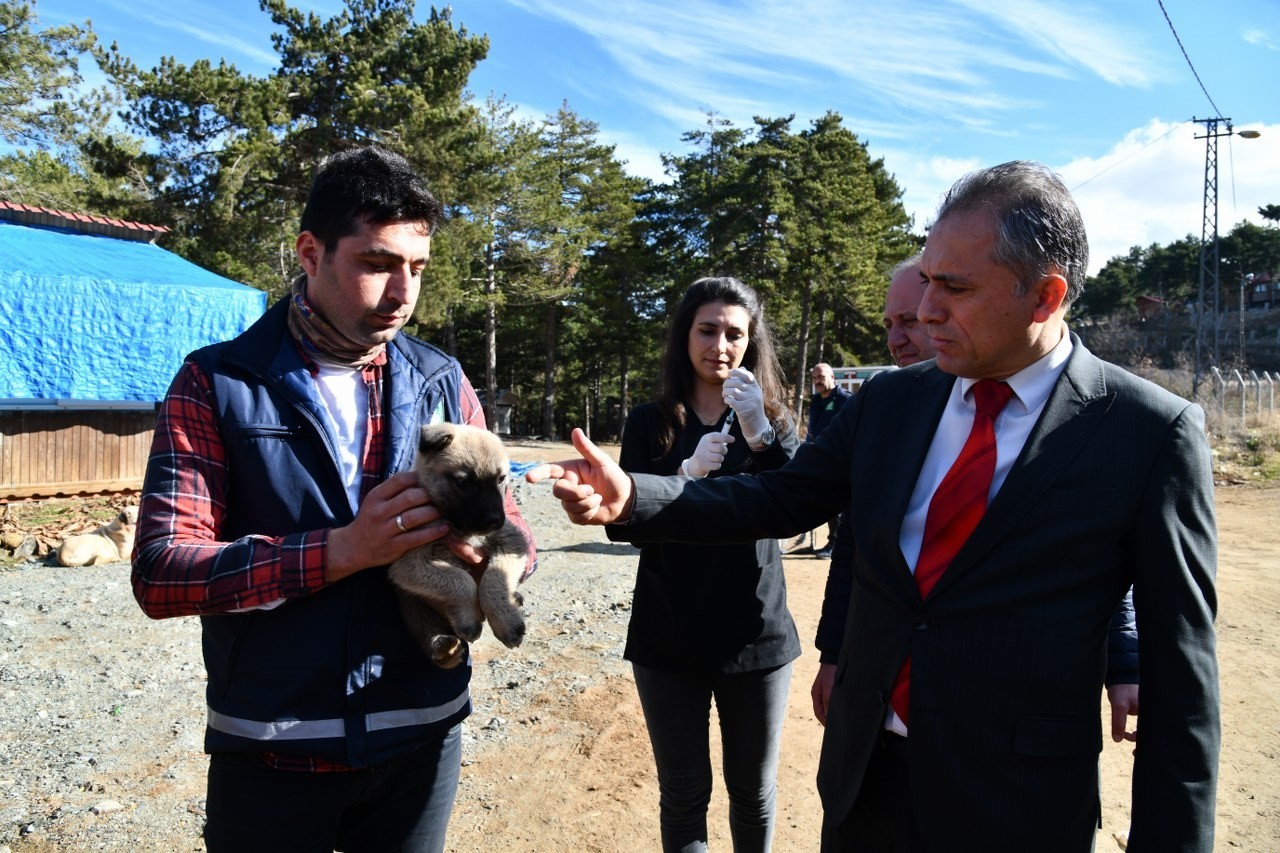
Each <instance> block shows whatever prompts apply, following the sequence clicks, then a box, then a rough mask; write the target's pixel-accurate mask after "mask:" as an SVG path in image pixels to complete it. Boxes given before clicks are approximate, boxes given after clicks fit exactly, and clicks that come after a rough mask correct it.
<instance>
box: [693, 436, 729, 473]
mask: <svg viewBox="0 0 1280 853" xmlns="http://www.w3.org/2000/svg"><path fill="white" fill-rule="evenodd" d="M734 441H735V439H734V437H733V436H731V435H729V434H728V433H723V432H709V433H707V434H706V435H704V436H703V437H702V438H700V439H698V446H697V448H696V449H695V450H694V451H693V455H692V456H690V457H689V458H688V459H686V460H684V461H683V462H681V463H680V470H681V471H683V472H684V473H686V474H688V475H689V476H690V477H705V476H707V475H708V474H710V473H711V472H712V471H719V470H720V466H721V465H723V464H724V455H725V454H726V453H727V452H728V451H729V445H730V444H732V443H733V442H734Z"/></svg>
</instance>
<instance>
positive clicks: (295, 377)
mask: <svg viewBox="0 0 1280 853" xmlns="http://www.w3.org/2000/svg"><path fill="white" fill-rule="evenodd" d="M287 310H288V303H287V300H281V301H280V302H278V303H277V304H276V305H275V306H273V307H272V308H271V309H270V310H268V311H267V313H266V314H265V315H263V317H262V318H261V319H259V320H258V321H257V322H256V323H255V324H254V325H253V326H252V327H250V328H249V329H248V330H246V331H245V332H244V333H243V334H242V335H240V336H239V337H237V338H236V339H234V340H232V341H229V342H226V343H221V344H215V345H213V346H210V347H205V348H204V349H201V350H198V351H197V352H195V353H193V354H192V356H191V358H192V360H194V361H195V362H196V363H197V364H198V365H199V366H200V367H201V368H202V369H203V370H204V372H205V373H206V375H207V376H209V378H210V381H211V382H212V384H213V391H214V397H215V405H216V407H217V409H216V412H215V417H216V420H217V424H218V429H219V432H220V434H221V437H222V440H223V443H224V445H225V447H226V452H227V471H228V483H227V493H226V499H227V508H226V510H227V514H226V521H225V525H224V527H223V529H222V538H223V539H224V540H225V541H232V540H235V539H238V538H240V537H243V536H252V535H264V536H285V535H289V534H298V533H301V532H303V531H310V530H318V529H321V528H326V527H341V526H343V525H346V524H348V523H350V522H351V520H352V518H353V514H352V510H351V508H350V504H349V501H348V498H347V493H346V489H345V487H344V485H343V481H342V475H341V473H340V469H339V466H338V462H337V455H336V452H335V447H336V443H335V442H336V440H335V438H334V436H333V434H332V429H331V427H330V426H329V420H328V418H327V416H326V415H325V414H324V409H323V405H322V404H321V402H320V401H319V398H318V396H317V394H316V387H315V383H314V381H313V380H312V377H311V374H310V372H309V371H308V370H307V367H306V365H305V364H304V363H303V361H302V358H301V356H300V355H299V354H298V351H297V348H296V347H295V345H294V344H293V342H292V341H291V340H290V338H289V335H288V332H287V328H286V323H285V318H286V316H287ZM387 355H388V365H387V368H386V370H387V373H386V383H387V394H388V405H387V407H386V416H387V417H388V418H389V421H388V423H387V432H388V434H389V438H390V453H389V456H388V459H389V463H388V471H387V473H388V474H390V473H394V472H396V471H402V470H406V469H407V468H409V466H410V464H411V462H412V459H413V453H414V450H415V448H416V444H417V434H418V429H419V427H420V425H421V424H423V423H427V422H429V421H433V420H434V421H440V420H448V421H453V422H458V421H461V419H462V413H461V409H460V397H461V386H462V370H461V368H460V367H459V365H458V363H457V361H456V360H454V359H453V358H451V357H449V356H447V355H445V354H444V353H443V352H441V351H440V350H438V349H436V348H435V347H432V346H430V345H429V344H426V343H423V342H422V341H419V340H417V339H415V338H412V337H410V336H408V335H405V334H401V335H398V336H397V337H396V339H395V340H394V341H393V342H392V343H391V344H390V345H389V346H388V347H387ZM201 621H202V623H203V627H204V631H203V634H204V658H205V667H206V668H207V670H208V673H209V684H208V690H207V698H208V704H209V725H208V728H207V729H206V736H205V748H206V749H207V750H208V751H210V752H215V751H227V750H232V751H255V752H256V751H264V750H266V751H272V752H279V753H286V754H296V755H307V756H312V757H317V758H324V759H329V760H333V761H340V762H343V763H346V764H349V765H351V766H354V767H367V766H372V765H377V764H381V763H383V762H385V761H387V760H389V759H391V758H394V757H396V756H398V755H401V754H403V753H405V752H407V751H410V750H412V749H415V748H417V747H419V746H421V745H422V744H424V743H425V742H428V741H430V740H432V739H435V738H438V737H440V736H441V735H442V734H443V733H444V732H445V731H447V730H448V729H449V728H451V727H452V726H453V725H454V724H456V723H457V722H459V721H460V720H462V719H463V718H465V717H466V716H467V714H469V713H470V710H471V705H470V696H469V694H468V692H467V684H468V682H469V680H470V677H471V670H470V664H469V662H468V663H467V664H464V665H463V666H459V667H457V668H456V669H453V670H442V669H438V668H437V667H435V666H433V665H432V664H431V662H430V660H429V659H428V658H427V657H426V656H425V655H423V654H422V653H421V651H419V649H418V647H417V645H416V644H415V643H414V641H413V639H412V637H410V635H409V633H408V632H407V631H406V629H405V627H404V624H403V622H402V621H401V619H400V615H399V610H398V605H397V603H396V600H395V597H394V594H393V592H392V588H391V585H390V583H389V582H388V581H387V577H386V569H385V568H377V569H368V570H365V571H362V572H359V573H357V574H355V575H352V576H351V577H348V578H346V579H344V580H342V581H340V582H338V583H336V584H333V585H332V586H329V587H327V588H325V589H322V590H320V591H319V592H317V593H315V594H313V595H307V596H301V597H298V598H290V599H288V600H287V601H286V602H285V603H284V604H282V605H281V606H279V607H276V608H274V609H271V610H255V611H248V612H244V613H233V614H220V615H215V616H203V617H201Z"/></svg>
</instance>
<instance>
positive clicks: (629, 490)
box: [524, 429, 634, 524]
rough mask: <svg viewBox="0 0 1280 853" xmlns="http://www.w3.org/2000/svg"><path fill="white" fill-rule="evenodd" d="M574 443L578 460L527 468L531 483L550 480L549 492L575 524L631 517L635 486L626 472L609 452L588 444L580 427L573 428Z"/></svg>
mask: <svg viewBox="0 0 1280 853" xmlns="http://www.w3.org/2000/svg"><path fill="white" fill-rule="evenodd" d="M573 446H574V448H575V449H577V451H578V452H579V453H581V454H582V458H581V459H567V460H564V461H561V462H548V463H545V464H542V465H539V466H537V467H536V468H532V469H530V470H529V472H528V473H527V474H525V475H524V478H525V479H526V480H528V481H529V482H530V483H540V482H542V481H543V480H548V479H553V480H555V484H554V485H553V486H552V488H551V494H553V495H555V496H556V497H557V498H559V500H560V505H561V506H563V507H564V511H565V512H566V513H567V514H568V516H569V520H570V521H572V522H573V523H574V524H610V523H612V522H614V521H626V520H627V519H628V518H630V517H631V502H632V499H633V497H634V495H633V492H634V486H633V485H632V483H631V478H630V477H628V476H627V472H625V471H623V470H622V469H621V468H619V467H618V463H617V462H614V461H613V459H611V458H610V457H609V455H608V454H606V453H604V452H603V451H601V450H600V448H598V447H596V446H595V445H594V444H592V443H591V439H589V438H587V436H586V434H585V433H583V431H582V430H580V429H575V430H574V431H573Z"/></svg>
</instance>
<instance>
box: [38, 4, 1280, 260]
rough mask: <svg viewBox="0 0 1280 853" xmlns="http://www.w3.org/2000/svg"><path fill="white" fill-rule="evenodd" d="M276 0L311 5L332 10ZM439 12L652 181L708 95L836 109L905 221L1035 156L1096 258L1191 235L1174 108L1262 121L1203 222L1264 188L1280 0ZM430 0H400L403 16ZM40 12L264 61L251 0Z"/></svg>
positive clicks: (1194, 131)
mask: <svg viewBox="0 0 1280 853" xmlns="http://www.w3.org/2000/svg"><path fill="white" fill-rule="evenodd" d="M293 5H295V6H298V7H300V8H304V9H308V10H312V11H315V12H317V13H318V14H320V15H322V16H324V17H328V16H330V15H333V14H335V13H336V12H338V11H339V10H340V9H341V6H342V4H341V3H340V2H339V0H318V2H305V0H295V2H294V4H293ZM452 8H453V18H454V22H455V24H462V25H464V26H465V27H466V28H467V29H468V30H469V31H471V32H473V33H484V34H487V35H488V36H489V38H490V41H491V44H490V50H489V57H488V59H486V60H485V61H484V62H482V63H481V64H480V66H479V67H478V68H477V69H476V71H475V73H474V74H473V75H472V77H471V89H472V91H473V93H474V94H475V95H476V96H477V98H478V99H481V100H483V98H484V97H485V96H487V95H488V94H489V93H491V92H492V93H495V94H497V95H500V96H504V97H506V99H507V100H508V101H510V102H511V103H512V104H515V105H516V106H517V107H518V108H519V111H520V113H521V114H522V115H524V116H526V117H528V118H532V119H535V120H536V119H541V118H542V117H544V116H545V115H547V114H548V113H552V112H554V111H555V110H556V109H558V108H559V106H560V104H561V103H562V102H563V101H567V102H568V103H569V106H570V107H571V108H572V109H573V110H574V111H576V112H577V113H578V114H579V115H581V116H582V117H584V118H587V119H590V120H592V121H595V122H596V123H597V124H598V125H599V127H600V136H601V138H602V139H603V141H605V142H607V143H609V144H613V145H615V146H616V148H617V153H618V155H619V157H620V158H622V159H625V160H626V161H627V162H628V168H629V169H630V170H631V171H632V172H634V173H636V174H639V175H643V176H645V177H650V178H653V179H661V178H662V177H663V175H662V167H661V162H660V155H661V154H662V153H675V154H681V153H687V149H686V148H685V147H684V146H683V144H682V143H681V141H680V136H681V134H682V133H684V132H686V131H689V130H694V129H698V128H701V127H704V126H705V122H706V114H707V111H708V110H711V111H714V112H715V113H716V114H717V115H718V116H719V117H722V118H725V119H729V120H731V121H733V122H734V123H735V124H738V125H739V126H744V127H747V126H750V124H751V118H752V116H755V115H759V116H767V117H778V116H785V115H789V114H794V115H795V122H794V123H793V125H792V127H793V129H794V130H801V129H803V128H804V127H806V126H808V123H809V122H810V121H811V120H813V119H814V118H815V117H818V116H821V115H822V114H823V113H825V112H826V111H828V110H834V111H836V112H838V113H840V114H841V115H842V116H843V117H844V120H845V124H846V126H847V127H849V128H850V129H852V130H853V131H854V132H856V133H857V134H858V136H859V137H860V138H861V139H863V140H864V141H865V142H867V143H868V147H869V150H870V152H871V155H872V156H873V157H882V158H884V161H885V164H886V166H887V167H888V169H889V170H890V171H891V172H892V173H893V174H894V175H895V176H896V177H897V179H898V182H899V184H900V185H901V186H902V187H903V188H904V190H905V197H904V198H905V201H906V204H907V208H908V210H909V211H910V212H911V213H912V214H913V215H914V216H915V221H916V230H917V231H921V232H923V229H924V226H925V224H926V223H927V222H928V221H929V219H930V216H931V214H932V211H933V209H934V207H935V206H936V204H937V200H938V198H939V195H940V194H941V193H942V192H943V191H945V190H946V188H947V187H948V186H950V184H951V183H952V182H953V181H955V180H956V179H957V178H959V177H960V176H961V175H963V174H964V173H965V172H966V171H968V170H970V169H973V168H977V167H980V166H987V165H992V164H995V163H1000V162H1004V161H1006V160H1011V159H1030V160H1039V161H1041V162H1043V163H1045V164H1047V165H1049V166H1050V167H1052V168H1054V169H1055V170H1057V171H1058V172H1059V173H1060V174H1062V176H1063V178H1064V180H1065V181H1066V183H1067V185H1068V186H1069V187H1071V188H1072V190H1073V192H1074V193H1075V195H1076V199H1077V201H1078V202H1079V204H1080V207H1081V210H1082V211H1083V213H1084V217H1085V224H1086V226H1087V227H1088V230H1089V235H1090V243H1091V254H1092V262H1091V271H1096V270H1097V269H1098V268H1099V267H1100V266H1101V265H1102V264H1103V263H1104V262H1105V261H1106V260H1107V259H1109V258H1110V257H1112V256H1114V255H1117V254H1124V253H1125V252H1127V251H1128V249H1129V247H1130V246H1134V245H1144V246H1145V245H1148V244H1150V243H1167V242H1170V241H1173V240H1176V239H1179V238H1181V237H1184V236H1186V235H1187V234H1192V235H1194V236H1196V237H1199V235H1200V230H1201V224H1202V219H1203V211H1202V203H1203V198H1204V185H1205V167H1206V155H1205V141H1204V140H1203V139H1196V138H1195V137H1196V136H1200V135H1202V134H1203V125H1199V124H1193V123H1192V122H1191V121H1190V120H1191V119H1192V118H1193V117H1195V118H1206V117H1211V116H1214V115H1220V116H1225V117H1228V118H1231V119H1232V120H1233V124H1234V126H1235V128H1236V130H1243V129H1251V130H1259V131H1261V133H1262V136H1261V138H1258V139H1253V140H1249V139H1242V138H1240V137H1230V138H1222V139H1219V141H1218V167H1219V177H1218V207H1219V213H1218V221H1219V231H1220V233H1226V232H1227V231H1229V230H1230V229H1231V227H1232V226H1233V225H1234V224H1235V223H1237V222H1240V221H1242V220H1245V219H1249V220H1250V221H1254V222H1258V223H1261V222H1262V221H1263V220H1262V219H1261V218H1260V217H1259V216H1258V215H1257V208H1258V207H1259V206H1260V205H1264V204H1280V95H1278V94H1277V91H1276V90H1277V86H1278V84H1280V0H1212V1H1211V2H1209V0H1164V2H1163V11H1162V9H1161V5H1160V3H1159V2H1157V0H893V2H888V3H886V2H866V0H863V2H857V0H676V2H672V0H459V2H456V3H453V4H452ZM429 9H430V6H429V4H420V5H418V7H417V14H418V16H419V18H420V19H421V18H423V17H425V16H426V14H427V13H428V12H429ZM37 12H38V14H39V16H40V22H41V24H42V25H51V24H57V23H62V22H65V21H68V20H76V21H82V20H84V19H85V18H89V19H91V20H92V22H93V26H94V30H95V31H96V32H97V33H98V34H99V36H100V37H101V38H102V39H103V40H104V41H105V42H108V43H110V42H112V41H116V42H118V43H119V45H120V47H121V50H122V51H123V52H124V53H125V54H126V55H127V56H129V57H130V58H132V59H133V60H134V61H135V62H137V63H138V64H140V65H142V66H144V67H151V66H152V65H154V64H155V63H156V61H157V60H158V59H159V58H160V57H161V56H163V55H172V56H174V57H176V58H177V59H178V60H179V61H182V62H191V61H193V60H195V59H199V58H211V59H214V60H216V59H219V58H223V57H225V58H226V59H228V60H229V61H231V62H234V63H235V64H236V65H237V66H238V67H240V68H241V69H242V70H244V71H247V72H250V73H254V74H266V73H268V72H269V71H270V70H271V69H272V68H273V67H274V61H275V54H274V52H273V51H272V49H271V41H270V19H269V18H268V17H267V16H266V15H265V14H264V13H262V12H260V11H259V10H258V4H257V0H205V2H198V1H197V0H164V2H160V1H159V0H37ZM1166 13H1167V15H1168V18H1169V20H1171V21H1172V24H1173V28H1174V29H1176V31H1177V37H1178V38H1177V39H1175V36H1174V29H1171V28H1170V25H1169V22H1168V21H1166V17H1165V14H1166ZM1178 39H1180V40H1181V46H1180V45H1179V41H1178ZM1183 49H1185V51H1186V54H1187V56H1188V57H1190V64H1188V61H1187V59H1186V58H1184V56H1183ZM1192 66H1194V73H1193V71H1192ZM1196 75H1198V77H1199V81H1197V76H1196ZM1206 92H1207V94H1206ZM1215 105H1216V106H1215Z"/></svg>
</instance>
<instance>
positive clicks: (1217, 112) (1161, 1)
mask: <svg viewBox="0 0 1280 853" xmlns="http://www.w3.org/2000/svg"><path fill="white" fill-rule="evenodd" d="M1156 2H1157V3H1159V4H1160V11H1161V12H1163V13H1164V19H1165V21H1166V22H1167V23H1168V24H1169V31H1170V32H1171V33H1173V40H1174V41H1176V42H1177V43H1178V49H1179V50H1181V51H1182V58H1183V59H1185V60H1187V67H1188V68H1190V69H1191V74H1192V76H1194V77H1195V78H1196V82H1197V83H1199V84H1200V91H1201V92H1204V96H1205V97H1206V98H1208V99H1209V105H1210V106H1212V107H1213V112H1214V114H1215V115H1217V116H1218V117H1221V116H1222V110H1220V109H1218V105H1217V104H1215V103H1214V102H1213V98H1210V97H1209V90H1208V89H1206V88H1205V87H1204V81H1203V80H1201V79H1200V75H1199V74H1198V73H1196V67H1195V66H1194V65H1192V64H1191V57H1189V56H1187V49H1186V48H1185V47H1183V46H1182V39H1180V38H1178V31H1177V30H1176V29H1174V28H1173V21H1170V20H1169V13H1168V12H1167V11H1166V10H1165V8H1164V0H1156Z"/></svg>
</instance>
